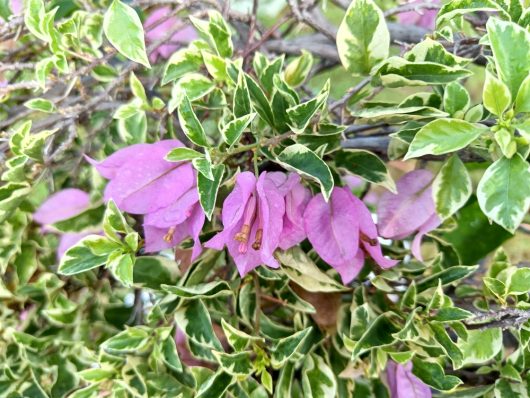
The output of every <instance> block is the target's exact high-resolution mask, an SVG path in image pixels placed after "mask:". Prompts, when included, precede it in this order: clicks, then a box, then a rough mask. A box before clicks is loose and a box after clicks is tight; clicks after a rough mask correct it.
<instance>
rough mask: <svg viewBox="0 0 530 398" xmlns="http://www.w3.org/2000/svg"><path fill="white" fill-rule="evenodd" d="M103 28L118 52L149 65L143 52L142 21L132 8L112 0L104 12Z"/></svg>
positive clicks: (146, 65)
mask: <svg viewBox="0 0 530 398" xmlns="http://www.w3.org/2000/svg"><path fill="white" fill-rule="evenodd" d="M103 30H104V31H105V36H107V39H108V40H109V41H110V43H111V44H112V45H113V46H114V48H116V50H118V51H119V52H120V54H122V55H124V56H125V57H127V58H129V59H130V60H132V61H134V62H138V63H139V64H142V65H144V66H145V67H147V68H150V67H151V65H150V64H149V60H148V59H147V53H146V52H145V41H144V29H143V27H142V22H141V21H140V18H139V17H138V14H137V13H136V11H135V10H134V9H133V8H131V7H130V6H128V5H127V4H124V3H122V2H121V1H120V0H114V1H113V2H112V4H111V5H110V7H109V9H108V10H107V11H106V12H105V17H104V19H103Z"/></svg>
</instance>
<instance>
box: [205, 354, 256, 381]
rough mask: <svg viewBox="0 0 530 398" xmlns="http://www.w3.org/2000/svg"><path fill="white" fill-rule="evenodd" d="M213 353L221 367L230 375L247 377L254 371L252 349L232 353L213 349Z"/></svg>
mask: <svg viewBox="0 0 530 398" xmlns="http://www.w3.org/2000/svg"><path fill="white" fill-rule="evenodd" d="M213 354H214V356H215V358H216V359H217V362H219V366H220V367H221V369H223V370H224V371H225V372H226V373H228V374H231V375H232V376H236V377H248V376H250V375H251V374H252V373H253V372H254V368H253V366H252V359H251V354H252V351H242V352H236V353H233V354H226V353H224V352H220V351H214V352H213Z"/></svg>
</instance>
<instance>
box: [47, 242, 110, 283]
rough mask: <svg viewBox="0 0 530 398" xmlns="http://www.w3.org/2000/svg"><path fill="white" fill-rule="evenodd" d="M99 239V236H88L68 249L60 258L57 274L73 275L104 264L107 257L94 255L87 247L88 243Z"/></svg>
mask: <svg viewBox="0 0 530 398" xmlns="http://www.w3.org/2000/svg"><path fill="white" fill-rule="evenodd" d="M100 239H101V236H98V235H89V236H87V237H85V238H83V239H82V240H81V241H79V242H78V243H76V244H75V245H74V246H72V247H70V248H69V249H68V250H67V251H66V253H64V255H63V257H62V258H61V263H60V264H59V269H58V272H59V273H60V274H62V275H75V274H79V273H81V272H85V271H88V270H90V269H92V268H97V267H99V266H101V265H103V264H105V263H106V262H107V257H108V256H106V255H95V254H94V253H93V252H92V250H91V249H90V248H89V246H88V243H90V242H94V241H96V240H97V241H99V240H100Z"/></svg>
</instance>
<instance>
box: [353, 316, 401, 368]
mask: <svg viewBox="0 0 530 398" xmlns="http://www.w3.org/2000/svg"><path fill="white" fill-rule="evenodd" d="M400 330H401V329H400V328H398V327H397V326H396V325H394V324H393V323H392V322H391V321H390V320H389V319H388V316H387V315H386V314H381V315H379V316H378V317H377V318H376V319H375V320H374V321H373V322H372V323H370V325H368V327H367V328H366V330H365V332H364V333H363V335H362V336H361V338H360V339H359V341H357V342H356V343H355V345H354V347H353V350H352V359H355V358H357V357H358V356H359V355H361V354H362V353H364V352H366V351H367V350H370V349H371V348H374V347H383V346H387V345H390V344H392V343H393V342H394V341H395V339H394V337H393V336H392V335H393V334H394V333H397V332H399V331H400Z"/></svg>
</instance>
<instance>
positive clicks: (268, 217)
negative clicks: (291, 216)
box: [205, 171, 285, 276]
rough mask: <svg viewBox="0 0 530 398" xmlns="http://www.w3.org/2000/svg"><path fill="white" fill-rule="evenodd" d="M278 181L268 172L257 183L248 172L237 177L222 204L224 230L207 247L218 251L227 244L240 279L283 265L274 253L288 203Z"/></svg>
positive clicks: (278, 242) (278, 241)
mask: <svg viewBox="0 0 530 398" xmlns="http://www.w3.org/2000/svg"><path fill="white" fill-rule="evenodd" d="M271 174H272V173H271ZM275 181H276V179H274V178H273V177H272V176H269V174H267V173H266V172H263V173H261V175H260V176H259V178H258V179H257V180H256V177H255V176H254V174H252V173H251V172H248V171H247V172H243V173H240V174H238V176H237V178H236V185H235V187H234V190H233V191H232V192H231V193H230V195H228V197H227V198H226V200H225V201H224V203H223V211H222V222H223V227H224V229H223V230H222V231H221V232H219V233H218V234H217V235H216V236H214V237H213V238H212V239H211V240H209V241H208V242H207V243H206V244H205V246H206V247H209V248H211V249H216V250H222V248H223V247H224V246H225V245H226V247H227V248H228V252H229V253H230V255H231V256H232V258H233V259H234V262H235V263H236V266H237V269H238V270H239V273H240V275H241V276H244V275H246V274H247V273H248V272H250V271H251V270H253V269H254V268H256V267H257V266H259V265H261V264H265V265H268V266H269V267H272V268H278V267H279V266H280V265H279V264H278V261H277V260H276V259H275V258H274V255H273V254H274V251H275V250H276V249H277V248H278V246H279V245H280V236H281V234H282V230H283V218H284V214H285V203H284V197H283V195H282V192H281V191H280V189H279V188H278V187H277V186H276V183H275Z"/></svg>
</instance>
